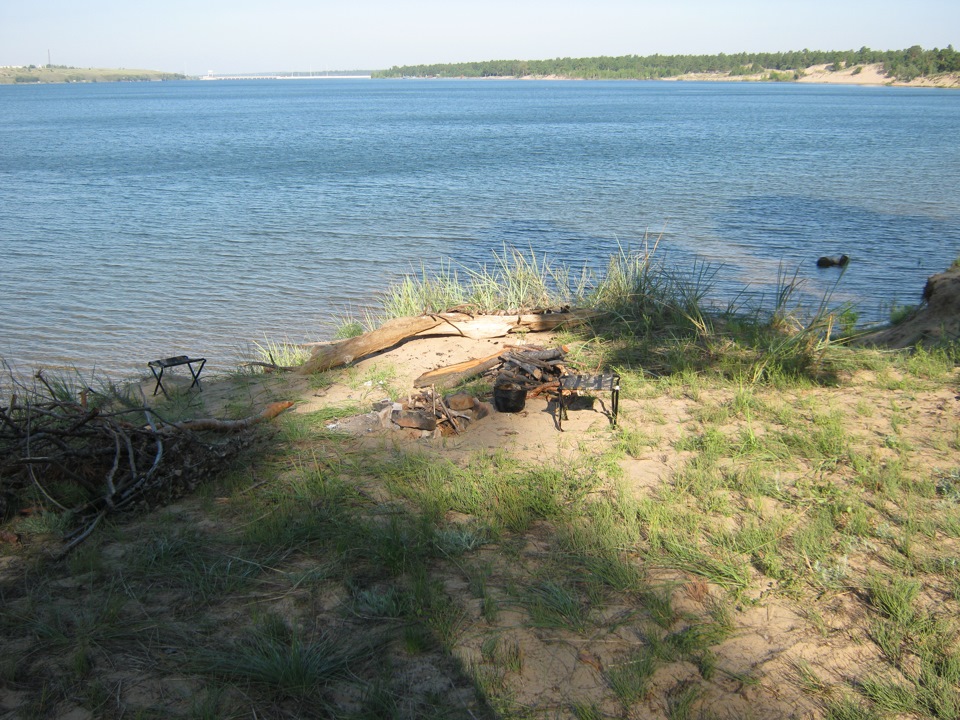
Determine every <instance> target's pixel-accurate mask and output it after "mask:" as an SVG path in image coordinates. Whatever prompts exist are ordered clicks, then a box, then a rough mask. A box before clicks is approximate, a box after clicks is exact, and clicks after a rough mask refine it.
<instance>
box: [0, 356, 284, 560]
mask: <svg viewBox="0 0 960 720" xmlns="http://www.w3.org/2000/svg"><path fill="white" fill-rule="evenodd" d="M35 379H36V381H37V382H36V384H35V385H33V386H32V387H27V386H25V385H23V384H22V383H19V382H17V383H14V384H13V389H12V391H11V392H10V394H9V396H8V397H7V398H4V400H6V401H7V402H6V404H5V405H0V519H4V518H5V517H7V516H9V515H10V514H12V513H14V512H17V511H28V512H36V511H38V510H39V511H44V512H60V513H65V517H66V519H67V522H68V527H69V528H71V529H70V530H69V531H68V532H67V533H66V535H65V537H64V546H63V548H62V552H64V553H66V552H69V551H70V550H71V549H72V548H74V547H76V546H77V545H79V544H80V543H81V542H83V540H84V539H85V538H87V537H88V536H89V535H90V533H91V532H93V530H94V528H96V527H97V525H98V524H99V523H100V521H101V520H103V518H104V517H106V516H107V515H109V514H110V513H113V512H117V511H122V510H131V509H137V508H147V507H151V506H154V505H157V504H162V503H165V502H169V501H170V500H172V499H174V498H176V497H180V496H182V495H184V494H185V493H187V492H189V491H191V490H193V489H194V488H195V487H196V485H197V484H198V483H199V482H200V481H201V480H203V479H205V478H208V477H211V476H212V475H214V474H215V473H216V472H217V471H218V470H219V469H221V468H223V467H224V466H225V464H226V461H227V460H229V459H231V458H233V457H235V456H236V455H237V453H238V452H239V451H240V450H241V449H242V448H243V447H245V446H246V445H247V444H249V442H250V440H251V438H252V434H251V433H249V432H244V431H246V430H248V429H249V428H251V427H252V426H253V425H255V424H256V423H258V422H259V421H261V420H264V419H267V418H269V417H273V416H275V415H277V414H278V413H280V412H282V411H283V410H284V409H286V407H289V405H290V404H291V403H274V404H273V405H271V406H268V407H267V408H266V409H265V410H264V411H263V412H261V413H260V414H258V415H254V416H251V417H249V418H246V419H245V420H215V419H200V420H189V421H185V422H172V421H167V420H165V419H164V418H162V417H161V416H160V415H159V414H158V413H157V412H156V411H155V410H153V409H151V408H150V407H148V406H147V405H146V403H145V402H144V403H142V404H139V405H136V406H134V405H133V404H132V403H131V402H130V401H129V399H127V400H126V401H124V399H123V398H122V397H121V396H120V395H119V394H102V393H96V392H94V391H92V390H90V389H89V388H87V389H84V390H82V391H81V392H80V393H79V395H78V397H77V398H76V399H74V398H73V397H72V396H71V395H72V394H71V393H65V392H63V388H62V387H60V386H58V385H57V384H56V383H54V384H51V383H50V382H48V381H47V379H46V378H45V377H44V376H43V374H42V372H41V373H37V375H36V378H35ZM208 431H209V432H208ZM211 432H212V433H225V432H228V433H231V435H230V436H229V437H228V438H227V439H224V438H223V437H222V435H221V436H214V435H211ZM201 433H203V434H202V435H201ZM212 438H215V440H214V439H212Z"/></svg>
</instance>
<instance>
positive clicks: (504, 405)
mask: <svg viewBox="0 0 960 720" xmlns="http://www.w3.org/2000/svg"><path fill="white" fill-rule="evenodd" d="M526 402H527V391H526V390H525V389H524V388H522V387H520V386H519V385H515V384H513V383H503V384H502V385H496V386H494V388H493V406H494V407H495V408H496V409H497V412H506V413H518V412H520V411H521V410H523V406H524V404H525V403H526Z"/></svg>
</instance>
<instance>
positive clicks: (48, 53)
mask: <svg viewBox="0 0 960 720" xmlns="http://www.w3.org/2000/svg"><path fill="white" fill-rule="evenodd" d="M52 64H53V63H51V62H50V51H49V50H47V67H50V66H51V65H52Z"/></svg>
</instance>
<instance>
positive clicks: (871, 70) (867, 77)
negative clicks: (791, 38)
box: [664, 64, 960, 88]
mask: <svg viewBox="0 0 960 720" xmlns="http://www.w3.org/2000/svg"><path fill="white" fill-rule="evenodd" d="M828 67H829V66H828V65H813V66H811V67H808V68H807V69H806V70H804V71H803V75H802V77H801V78H800V79H799V80H797V81H796V82H798V83H804V84H821V85H889V86H892V87H940V88H960V76H958V75H955V74H944V75H937V76H934V77H921V78H916V79H915V80H911V81H910V82H899V81H897V80H894V79H892V78H890V77H888V76H887V75H886V74H885V73H884V72H883V66H882V65H880V64H875V65H857V66H855V67H851V68H846V69H844V70H838V71H832V70H828V69H827V68H828ZM771 72H775V71H770V70H766V71H764V72H762V73H755V74H753V75H737V76H734V75H730V74H728V73H688V74H686V75H679V76H677V77H673V78H664V79H665V80H672V81H675V82H676V81H687V82H689V81H700V82H704V81H706V82H764V81H768V80H767V78H768V77H769V75H770V73H771ZM789 72H790V71H785V72H784V73H783V74H789Z"/></svg>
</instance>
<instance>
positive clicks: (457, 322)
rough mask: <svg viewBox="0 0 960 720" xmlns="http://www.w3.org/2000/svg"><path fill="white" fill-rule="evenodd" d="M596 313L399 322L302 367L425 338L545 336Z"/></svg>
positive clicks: (329, 364)
mask: <svg viewBox="0 0 960 720" xmlns="http://www.w3.org/2000/svg"><path fill="white" fill-rule="evenodd" d="M599 315H600V313H598V312H597V311H595V310H570V311H568V312H553V313H543V314H535V313H531V314H526V315H481V316H478V317H474V316H471V315H467V314H466V313H458V312H457V313H453V312H451V313H437V314H434V315H421V316H419V317H409V318H397V319H395V320H390V321H388V322H386V323H384V324H383V325H382V326H381V327H379V328H377V329H376V330H372V331H371V332H368V333H364V334H363V335H358V336H357V337H354V338H350V339H349V340H344V341H342V342H339V343H336V344H333V345H325V346H322V347H319V348H317V349H316V351H315V352H314V354H313V356H312V357H311V358H310V359H309V360H307V361H306V362H305V363H304V364H303V365H302V366H301V367H300V372H301V373H303V374H304V375H310V374H312V373H317V372H323V371H324V370H329V369H331V368H335V367H340V366H341V365H346V364H348V363H351V362H353V361H354V360H358V359H360V358H362V357H366V356H367V355H372V354H373V353H375V352H380V351H381V350H387V349H389V348H392V347H394V346H395V345H399V344H400V343H401V342H403V341H404V340H407V339H409V338H413V337H416V336H418V335H419V336H425V335H460V336H462V337H469V338H474V339H489V338H497V337H505V336H506V335H508V334H509V333H512V332H544V331H548V330H556V329H558V328H561V327H573V326H576V325H581V324H583V323H585V322H588V321H590V320H593V319H595V318H597V317H599Z"/></svg>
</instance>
